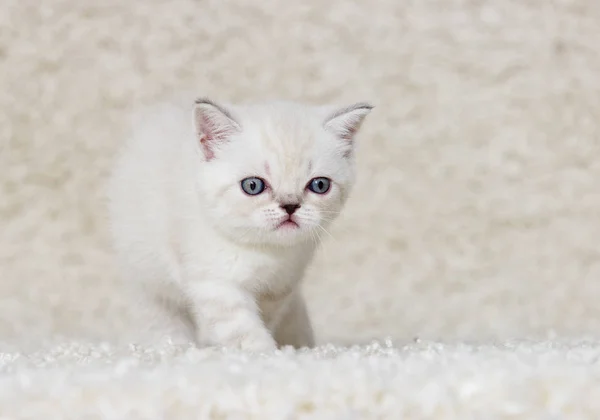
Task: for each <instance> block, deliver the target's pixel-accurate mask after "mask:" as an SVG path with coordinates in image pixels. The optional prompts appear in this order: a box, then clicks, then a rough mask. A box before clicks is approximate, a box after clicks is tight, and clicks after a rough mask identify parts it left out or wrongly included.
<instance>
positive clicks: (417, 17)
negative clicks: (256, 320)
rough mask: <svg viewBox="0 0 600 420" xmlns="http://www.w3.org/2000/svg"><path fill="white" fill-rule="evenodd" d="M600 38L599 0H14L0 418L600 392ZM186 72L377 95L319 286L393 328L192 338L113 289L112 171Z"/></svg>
mask: <svg viewBox="0 0 600 420" xmlns="http://www.w3.org/2000/svg"><path fill="white" fill-rule="evenodd" d="M599 46H600V2H599V1H598V0H556V1H543V0H531V1H524V0H479V1H475V0H431V1H417V0H378V1H376V2H368V1H362V2H360V1H350V0H328V1H323V0H306V1H298V2H291V1H288V0H260V1H258V0H257V1H254V2H242V1H229V0H222V1H221V0H219V1H217V0H166V1H163V0H160V1H158V0H147V1H142V0H131V1H124V0H103V1H97V2H96V1H92V0H89V1H88V0H85V1H83V0H45V1H36V0H3V1H2V2H1V5H0V352H3V353H2V355H3V356H2V363H3V365H2V366H3V367H2V373H1V374H0V418H1V419H4V418H7V419H8V418H35V419H59V418H77V419H88V418H90V419H91V418H101V417H102V413H104V417H105V418H109V419H132V418H166V419H178V418H184V419H185V418H216V419H219V418H233V419H237V418H246V417H251V418H257V419H258V418H260V419H271V418H275V419H278V418H282V419H288V418H296V417H305V418H315V419H321V418H325V419H327V418H334V419H346V418H349V419H369V418H386V419H400V418H436V419H437V418H440V419H444V418H460V419H490V418H492V419H493V418H524V419H554V418H556V419H569V420H570V419H578V418H586V419H598V418H600V395H598V393H599V392H600V391H599V389H600V383H598V377H599V376H598V374H599V369H598V367H597V362H596V358H597V354H598V352H599V351H600V345H599V343H600V304H598V302H600V239H599V238H600V216H599V214H600V181H599V180H600V146H599V145H600V48H599ZM180 92H187V93H197V94H198V95H208V96H211V97H213V98H214V99H216V100H222V101H246V100H254V99H265V98H273V97H277V98H287V99H296V100H303V101H310V102H333V103H350V102H354V101H357V100H369V101H372V102H373V103H374V104H375V105H376V108H375V110H374V111H373V113H372V114H371V115H370V116H369V119H368V121H367V122H366V123H365V125H364V131H363V136H362V137H361V139H362V141H361V144H360V150H359V153H358V163H359V182H358V185H357V188H356V190H355V191H354V193H353V196H352V198H351V200H350V202H349V203H348V207H347V209H346V212H345V213H344V215H343V217H342V219H341V220H339V222H338V223H336V225H335V226H334V228H333V229H332V232H331V234H332V236H333V238H332V239H328V240H327V242H326V244H325V246H324V249H323V252H322V253H320V254H319V256H318V258H317V260H316V261H315V263H314V265H313V266H312V267H311V269H310V271H309V273H308V275H307V281H306V287H305V292H306V295H307V297H308V301H309V309H310V312H311V316H312V317H313V319H314V322H315V327H316V332H317V335H318V341H319V343H320V344H321V345H322V346H327V344H328V343H338V345H339V343H350V344H352V343H364V342H369V340H372V339H380V340H382V339H383V338H384V337H387V336H390V337H392V338H393V340H394V342H395V343H398V344H397V349H395V350H394V349H388V348H387V347H386V346H381V347H376V346H373V347H369V348H366V347H363V348H361V349H355V350H344V349H342V348H327V347H321V348H320V349H318V350H315V351H313V352H308V353H300V354H291V353H282V354H279V355H275V356H264V357H255V356H247V357H246V356H241V355H221V354H219V353H217V352H214V351H205V350H202V351H197V350H190V349H188V348H187V347H186V344H185V343H186V333H185V331H182V330H181V328H180V326H178V325H177V323H176V322H175V320H169V319H163V318H161V316H160V314H157V313H155V312H154V311H153V308H151V307H146V306H144V305H142V307H141V308H140V307H135V306H132V302H131V300H130V299H128V298H127V297H125V296H124V295H123V294H122V293H120V291H121V287H120V282H119V280H118V277H117V275H116V273H115V270H114V266H113V262H112V259H111V254H110V250H109V246H108V242H107V235H106V224H105V211H104V206H103V201H102V198H103V186H104V181H105V178H106V174H107V171H108V168H109V166H110V164H111V162H112V158H113V156H114V153H115V150H116V148H117V147H118V145H119V143H120V141H121V139H122V136H123V135H124V134H125V131H126V122H127V120H128V118H129V117H130V115H131V112H132V110H133V109H135V108H136V107H138V106H140V105H147V104H153V103H156V102H160V101H163V100H167V99H169V98H170V97H171V96H172V95H173V94H178V93H180ZM165 334H171V335H172V337H173V340H174V342H176V343H178V344H177V345H175V344H173V347H172V346H170V345H168V344H167V343H165V342H164V341H161V340H162V338H161V337H163V336H164V335H165ZM413 337H421V338H422V339H423V340H429V341H431V342H442V341H443V342H446V343H454V344H448V345H435V344H428V343H425V342H424V343H420V344H414V343H413V344H410V345H409V346H408V347H403V346H402V345H401V344H400V343H407V342H411V340H412V339H413ZM584 337H589V340H590V341H589V342H587V341H586V342H583V341H581V340H582V339H583V338H584ZM514 340H528V341H526V342H522V343H521V344H516V342H515V341H514ZM78 342H81V343H83V344H76V343H78ZM99 342H106V343H109V344H108V347H100V346H99V345H96V344H91V343H99ZM132 342H139V343H140V346H143V349H146V350H143V349H142V348H139V349H137V350H130V349H129V348H128V347H127V346H128V344H129V343H132ZM469 342H471V343H473V342H476V343H488V344H487V345H481V346H475V345H468V344H458V343H469ZM48 343H51V344H48ZM85 343H88V344H85ZM142 343H143V344H142ZM161 343H162V344H161ZM492 343H500V344H492ZM501 343H514V344H510V345H509V344H501ZM130 410H131V411H130ZM211 410H212V415H211ZM290 413H296V414H297V415H296V414H290ZM226 414H227V415H226Z"/></svg>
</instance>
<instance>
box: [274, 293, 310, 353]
mask: <svg viewBox="0 0 600 420" xmlns="http://www.w3.org/2000/svg"><path fill="white" fill-rule="evenodd" d="M282 310H283V311H284V312H283V313H282V314H281V319H280V320H279V323H278V324H277V326H276V327H275V332H274V335H275V340H276V341H277V344H278V345H279V346H280V347H282V346H293V347H295V348H301V347H314V345H315V338H314V333H313V329H312V325H311V322H310V318H309V317H308V311H307V310H306V304H305V303H304V298H303V297H302V295H301V293H300V292H299V291H296V292H294V293H293V294H292V295H291V296H290V297H289V301H288V302H287V303H286V305H285V306H284V308H282Z"/></svg>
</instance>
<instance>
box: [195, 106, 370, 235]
mask: <svg viewBox="0 0 600 420" xmlns="http://www.w3.org/2000/svg"><path fill="white" fill-rule="evenodd" d="M368 109H370V108H368ZM367 112H368V111H367ZM365 115H366V114H365ZM229 117H232V118H236V120H235V121H238V123H237V124H238V127H236V130H235V131H233V132H230V133H228V134H227V141H225V142H221V143H219V144H218V145H215V147H211V149H209V150H206V149H203V151H204V153H205V155H206V156H205V157H207V158H206V159H205V160H204V161H203V162H201V163H200V165H199V167H200V174H199V179H200V182H199V186H200V188H201V194H202V195H203V197H204V200H203V201H204V202H205V203H206V210H207V214H208V217H210V218H211V220H212V222H213V223H214V224H215V226H216V227H217V228H218V229H219V230H221V231H222V232H224V233H226V234H227V235H228V236H230V237H232V238H234V239H235V240H237V241H240V242H245V243H253V244H272V245H280V246H290V245H295V244H298V243H306V242H314V243H317V242H318V241H319V239H320V238H321V237H323V235H327V228H328V226H329V224H330V223H331V222H332V221H333V220H334V219H335V218H336V217H337V215H338V214H339V212H340V211H341V209H342V207H343V205H344V203H345V201H346V198H347V197H348V193H349V191H350V189H351V187H352V184H353V172H354V168H353V161H352V143H351V139H348V138H343V136H340V133H341V132H340V131H336V130H335V129H333V128H331V127H329V128H326V127H325V122H326V120H325V119H324V118H325V117H327V115H326V114H325V115H324V114H323V112H322V111H321V112H319V110H318V109H315V108H308V107H300V106H298V105H291V104H279V105H277V106H271V107H268V108H267V107H254V108H248V109H245V110H240V111H238V113H237V114H236V115H235V117H233V116H232V114H229ZM344 121H345V120H344ZM353 121H355V120H353ZM338 122H339V121H338ZM345 122H346V123H347V121H345ZM339 123H341V122H339ZM344 127H346V126H344ZM201 145H202V146H207V145H206V144H201ZM201 149H202V148H201Z"/></svg>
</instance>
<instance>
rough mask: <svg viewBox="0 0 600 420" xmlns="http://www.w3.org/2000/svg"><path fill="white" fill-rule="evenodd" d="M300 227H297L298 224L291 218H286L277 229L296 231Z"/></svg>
mask: <svg viewBox="0 0 600 420" xmlns="http://www.w3.org/2000/svg"><path fill="white" fill-rule="evenodd" d="M299 227H300V226H298V223H296V222H295V221H294V220H292V218H291V217H290V218H288V219H286V220H284V221H283V222H281V223H280V224H279V225H278V226H277V229H298V228H299Z"/></svg>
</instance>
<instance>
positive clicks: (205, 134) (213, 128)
mask: <svg viewBox="0 0 600 420" xmlns="http://www.w3.org/2000/svg"><path fill="white" fill-rule="evenodd" d="M194 126H195V128H196V136H197V138H198V142H199V143H200V145H201V147H202V151H203V152H204V156H205V158H206V160H211V159H212V158H213V157H214V154H215V150H216V149H217V148H218V147H219V145H221V144H223V143H224V142H226V141H227V140H228V139H229V137H230V136H231V135H233V134H235V133H237V132H239V131H240V130H241V126H240V124H239V123H238V122H237V121H235V120H234V119H233V117H232V116H231V114H230V113H229V111H227V110H226V109H225V108H223V107H222V106H220V105H218V104H216V103H215V102H213V101H211V100H210V99H207V98H201V99H197V100H196V103H195V106H194Z"/></svg>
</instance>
